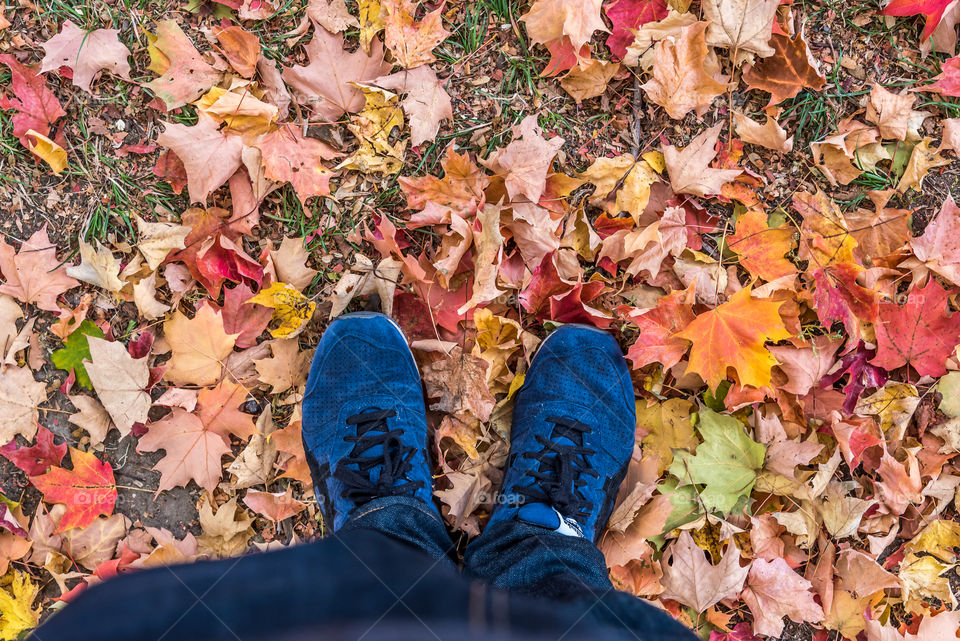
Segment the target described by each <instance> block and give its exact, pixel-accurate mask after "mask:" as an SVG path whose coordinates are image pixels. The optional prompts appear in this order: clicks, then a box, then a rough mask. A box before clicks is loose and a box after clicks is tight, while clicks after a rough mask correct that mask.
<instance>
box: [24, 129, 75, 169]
mask: <svg viewBox="0 0 960 641" xmlns="http://www.w3.org/2000/svg"><path fill="white" fill-rule="evenodd" d="M25 137H26V139H27V149H29V150H30V152H31V153H32V154H33V155H34V156H37V157H38V158H40V159H41V160H42V161H44V162H45V163H47V164H48V165H49V166H50V169H52V170H53V173H54V174H55V175H57V176H59V175H60V174H61V173H63V170H64V169H66V168H67V152H66V150H65V149H64V148H63V147H61V146H60V145H58V144H57V143H55V142H54V141H52V140H50V139H49V138H47V137H46V136H44V135H43V134H41V133H39V132H36V131H34V130H33V129H30V130H29V131H27V133H26V134H25Z"/></svg>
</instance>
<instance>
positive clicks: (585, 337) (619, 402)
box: [488, 325, 636, 542]
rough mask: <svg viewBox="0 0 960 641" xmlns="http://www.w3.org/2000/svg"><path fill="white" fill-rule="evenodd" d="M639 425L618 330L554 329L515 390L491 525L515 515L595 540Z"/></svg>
mask: <svg viewBox="0 0 960 641" xmlns="http://www.w3.org/2000/svg"><path fill="white" fill-rule="evenodd" d="M635 426H636V408H635V404H634V395H633V384H632V383H631V381H630V372H629V369H628V367H627V363H626V361H625V360H624V358H623V354H622V353H621V352H620V347H619V346H618V345H617V342H616V341H615V340H614V339H613V337H612V336H610V334H608V333H606V332H604V331H602V330H599V329H595V328H593V327H588V326H585V325H564V326H562V327H560V328H559V329H557V330H556V331H555V332H553V333H552V334H551V335H550V336H548V337H547V339H546V340H545V341H544V342H543V344H542V345H541V346H540V349H539V351H538V352H537V354H536V356H534V358H533V362H532V363H531V364H530V369H529V370H528V371H527V375H526V379H525V381H524V384H523V387H521V388H520V390H519V391H518V392H517V396H516V399H515V403H514V408H513V428H512V430H511V436H510V440H511V443H510V450H511V453H510V458H509V460H508V462H507V470H506V475H505V478H504V481H503V486H502V487H501V490H500V500H499V501H498V505H497V507H496V508H495V509H494V510H493V513H492V514H491V516H490V525H492V524H494V523H497V522H500V521H506V520H509V519H514V520H519V521H522V522H525V523H528V524H531V525H536V526H539V527H543V528H545V529H547V530H553V531H556V532H559V533H561V534H568V535H571V536H581V537H583V538H586V539H589V540H591V541H594V542H596V540H597V538H598V536H599V535H600V532H601V531H602V530H603V528H604V526H605V525H606V522H607V519H608V518H610V512H611V511H612V510H613V502H614V499H615V498H616V496H617V490H618V489H619V487H620V483H621V482H622V481H623V477H624V475H625V474H626V470H627V463H629V461H630V456H631V454H632V452H633V446H634V439H635V429H636V428H635ZM488 527H489V525H488Z"/></svg>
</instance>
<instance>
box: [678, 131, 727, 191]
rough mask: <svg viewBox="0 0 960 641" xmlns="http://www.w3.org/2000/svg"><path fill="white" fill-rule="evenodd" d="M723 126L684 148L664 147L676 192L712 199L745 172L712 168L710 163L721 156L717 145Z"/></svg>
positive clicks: (701, 136) (698, 137)
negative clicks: (718, 154) (717, 156)
mask: <svg viewBox="0 0 960 641" xmlns="http://www.w3.org/2000/svg"><path fill="white" fill-rule="evenodd" d="M722 126H723V125H722V124H717V125H714V126H713V127H711V128H709V129H706V130H704V131H702V132H701V133H700V134H699V135H698V136H697V137H696V138H694V139H693V140H691V141H690V144H689V145H687V146H686V147H684V148H683V149H677V148H676V147H674V146H673V145H665V146H664V147H663V160H664V162H665V163H666V165H667V173H668V174H669V176H670V184H671V185H672V186H673V190H674V191H675V192H677V193H678V194H693V195H695V196H703V197H707V196H712V195H715V194H719V193H720V191H721V188H722V187H723V185H724V184H725V183H728V182H730V181H731V180H733V179H734V178H736V177H737V176H739V175H740V174H741V173H743V172H742V170H740V169H714V168H712V167H710V162H711V161H712V160H713V159H714V158H715V157H716V155H717V151H716V149H715V146H716V144H717V139H718V138H719V136H720V128H721V127H722Z"/></svg>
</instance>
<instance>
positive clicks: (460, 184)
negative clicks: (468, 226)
mask: <svg viewBox="0 0 960 641" xmlns="http://www.w3.org/2000/svg"><path fill="white" fill-rule="evenodd" d="M388 77H389V76H388ZM440 166H441V167H443V178H437V177H436V176H429V175H427V176H420V177H408V176H400V177H399V178H397V182H399V183H400V189H402V190H403V194H404V196H406V198H407V206H408V207H410V208H411V209H418V210H420V212H421V213H419V214H414V215H413V216H412V217H411V218H410V222H411V223H412V224H439V223H448V222H450V220H451V215H452V214H457V215H458V216H460V217H461V218H464V219H467V220H469V219H471V218H473V217H474V216H476V214H477V211H478V210H479V209H480V208H482V207H483V205H484V202H485V195H484V190H485V189H486V188H487V186H488V185H489V184H490V180H489V178H487V177H486V176H485V175H484V174H483V171H482V170H481V169H480V168H479V167H477V165H476V164H474V162H473V159H472V158H471V157H470V155H469V154H467V153H464V154H458V153H457V152H456V150H455V149H454V146H453V145H452V144H451V145H448V146H447V150H446V154H445V155H444V157H443V160H441V161H440Z"/></svg>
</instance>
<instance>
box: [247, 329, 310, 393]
mask: <svg viewBox="0 0 960 641" xmlns="http://www.w3.org/2000/svg"><path fill="white" fill-rule="evenodd" d="M269 345H270V353H271V356H270V358H262V359H259V360H255V361H254V364H255V366H256V368H257V373H258V374H259V375H260V382H261V383H263V384H265V385H270V386H271V387H272V388H273V393H274V394H282V393H283V392H286V391H288V390H290V389H296V388H299V387H301V386H302V385H304V384H305V383H306V382H307V370H308V369H309V365H310V358H311V356H312V353H311V352H302V351H300V345H299V344H298V343H297V340H296V339H294V338H291V339H281V340H273V341H270V343H269Z"/></svg>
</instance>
